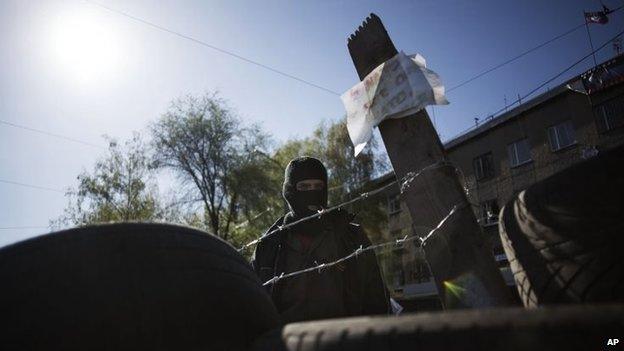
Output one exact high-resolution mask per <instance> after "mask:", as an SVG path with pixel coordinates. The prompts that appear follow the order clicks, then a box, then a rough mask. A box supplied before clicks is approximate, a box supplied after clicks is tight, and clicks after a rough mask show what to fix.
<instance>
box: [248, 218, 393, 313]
mask: <svg viewBox="0 0 624 351" xmlns="http://www.w3.org/2000/svg"><path fill="white" fill-rule="evenodd" d="M351 217H352V216H351V215H349V214H348V213H346V212H345V211H342V210H338V211H334V212H331V213H328V214H326V215H324V216H322V217H321V219H320V220H318V221H319V225H320V227H321V228H322V230H319V232H320V233H319V234H317V235H316V238H315V239H314V241H313V243H312V244H311V246H310V247H309V248H307V249H301V248H299V247H298V246H297V241H296V240H294V241H293V238H296V236H294V234H295V233H297V230H298V229H297V228H298V227H297V226H295V227H294V228H292V229H286V230H282V231H279V232H277V233H275V234H273V235H270V236H268V237H267V238H266V239H264V240H262V241H261V242H260V243H259V244H258V246H257V247H256V250H255V252H254V257H253V260H252V265H253V268H254V271H255V272H256V274H257V275H258V276H259V277H260V280H261V281H262V282H263V283H264V282H266V281H269V280H270V279H271V278H273V277H275V276H279V275H280V274H281V273H289V272H293V271H297V270H301V269H304V268H308V267H314V266H315V265H317V264H322V263H329V262H331V261H334V260H336V259H338V258H341V257H344V256H346V255H348V254H350V253H352V252H354V251H355V250H357V249H358V248H359V247H361V246H362V247H367V246H369V245H370V244H371V242H370V240H369V239H368V237H367V236H366V234H365V233H364V231H363V230H362V228H361V227H360V226H359V225H357V224H354V223H350V219H351ZM283 224H284V217H282V218H280V219H279V220H277V221H276V222H275V224H273V226H272V227H271V228H269V230H268V231H267V233H269V232H272V231H274V230H275V229H277V228H278V226H279V225H283ZM265 235H266V234H265ZM266 288H267V290H268V292H269V294H270V295H271V298H272V299H273V302H274V303H275V305H276V307H277V309H278V311H279V312H280V314H281V315H282V319H283V320H282V321H283V322H284V323H289V322H294V321H302V320H311V319H323V318H339V317H347V316H358V315H372V314H387V313H388V309H389V297H388V296H387V294H386V289H385V286H384V283H383V281H382V278H381V273H380V270H379V265H378V264H377V258H376V256H375V254H374V252H372V251H367V252H365V253H362V254H360V255H358V256H356V257H354V258H352V259H350V260H347V261H345V262H344V263H342V264H340V265H336V266H334V267H331V268H326V269H324V270H322V271H320V272H308V273H304V274H302V275H300V276H295V277H291V278H287V279H283V280H280V281H278V282H277V283H275V284H269V285H267V286H266Z"/></svg>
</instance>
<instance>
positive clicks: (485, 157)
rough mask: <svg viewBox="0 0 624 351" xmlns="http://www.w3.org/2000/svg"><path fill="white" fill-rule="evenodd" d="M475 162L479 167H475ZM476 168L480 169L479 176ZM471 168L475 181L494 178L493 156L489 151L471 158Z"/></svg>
mask: <svg viewBox="0 0 624 351" xmlns="http://www.w3.org/2000/svg"><path fill="white" fill-rule="evenodd" d="M477 164H478V165H479V168H477ZM487 165H489V168H488V167H487ZM478 169H480V171H481V175H480V176H479V172H478V171H477V170H478ZM472 170H473V172H474V175H475V180H477V181H486V180H490V179H492V178H494V176H495V175H496V172H495V170H494V157H493V155H492V152H491V151H489V152H486V153H484V154H481V155H479V156H477V157H475V158H473V159H472Z"/></svg>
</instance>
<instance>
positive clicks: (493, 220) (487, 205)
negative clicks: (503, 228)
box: [479, 199, 500, 227]
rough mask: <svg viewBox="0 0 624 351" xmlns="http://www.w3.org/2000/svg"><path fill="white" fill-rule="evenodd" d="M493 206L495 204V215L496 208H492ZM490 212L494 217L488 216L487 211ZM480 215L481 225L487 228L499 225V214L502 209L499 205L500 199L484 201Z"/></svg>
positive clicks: (480, 206)
mask: <svg viewBox="0 0 624 351" xmlns="http://www.w3.org/2000/svg"><path fill="white" fill-rule="evenodd" d="M492 204H494V206H495V208H496V210H497V211H496V213H494V206H492ZM488 209H489V210H490V211H489V212H491V213H492V216H491V217H489V216H488V215H487V212H488V211H487V210H488ZM479 212H480V213H479V214H480V221H479V222H481V225H482V226H484V227H486V226H491V225H495V224H498V212H500V207H499V205H498V199H491V200H485V201H482V202H481V203H480V204H479Z"/></svg>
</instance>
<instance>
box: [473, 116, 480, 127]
mask: <svg viewBox="0 0 624 351" xmlns="http://www.w3.org/2000/svg"><path fill="white" fill-rule="evenodd" d="M474 120H475V127H478V126H479V117H475V118H474Z"/></svg>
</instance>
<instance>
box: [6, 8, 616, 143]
mask: <svg viewBox="0 0 624 351" xmlns="http://www.w3.org/2000/svg"><path fill="white" fill-rule="evenodd" d="M84 1H85V2H87V3H89V4H91V5H94V6H98V7H100V8H102V9H105V10H107V11H110V12H113V13H116V14H118V15H121V16H124V17H127V18H130V19H132V20H134V21H137V22H140V23H143V24H145V25H148V26H150V27H153V28H156V29H158V30H161V31H164V32H167V33H170V34H172V35H175V36H178V37H180V38H183V39H186V40H190V41H192V42H195V43H197V44H200V45H203V46H206V47H208V48H210V49H213V50H216V51H218V52H221V53H223V54H226V55H229V56H232V57H234V58H237V59H239V60H242V61H244V62H247V63H251V64H253V65H256V66H259V67H261V68H264V69H266V70H269V71H271V72H274V73H277V74H279V75H282V76H284V77H287V78H290V79H293V80H296V81H298V82H300V83H304V84H307V85H309V86H312V87H314V88H317V89H320V90H323V91H325V92H328V93H330V94H333V95H340V93H338V92H336V91H333V90H331V89H328V88H325V87H323V86H321V85H318V84H315V83H312V82H309V81H307V80H305V79H302V78H299V77H296V76H294V75H291V74H288V73H286V72H283V71H281V70H279V69H276V68H273V67H270V66H268V65H265V64H263V63H260V62H257V61H254V60H251V59H248V58H246V57H243V56H241V55H238V54H235V53H233V52H230V51H228V50H225V49H221V48H219V47H216V46H214V45H211V44H209V43H206V42H204V41H201V40H199V39H196V38H193V37H191V36H188V35H185V34H182V33H179V32H176V31H174V30H171V29H168V28H166V27H164V26H161V25H158V24H156V23H153V22H150V21H147V20H145V19H142V18H139V17H136V16H134V15H131V14H129V13H126V12H123V11H120V10H117V9H114V8H111V7H108V6H106V5H103V4H100V3H98V2H95V1H91V0H84ZM619 10H620V8H618V9H616V10H614V11H613V12H612V13H614V12H616V11H619ZM583 25H584V24H581V25H579V26H576V27H574V28H572V29H570V30H568V31H566V32H564V33H562V34H560V35H558V36H555V37H554V38H551V39H549V40H547V41H545V42H543V43H541V44H539V45H537V46H535V47H533V48H531V49H529V50H527V51H525V52H523V53H521V54H519V55H517V56H515V57H513V58H511V59H509V60H507V61H504V62H502V63H500V64H498V65H496V66H494V67H492V68H489V69H487V70H485V71H483V72H481V73H479V74H477V75H475V76H474V77H472V78H469V79H467V80H465V81H463V82H462V83H460V84H458V85H456V86H453V87H451V88H449V89H448V90H447V92H450V91H452V90H455V89H458V88H460V87H462V86H464V85H466V84H468V83H470V82H472V81H474V80H476V79H478V78H480V77H482V76H484V75H486V74H488V73H490V72H492V71H494V70H497V69H499V68H501V67H503V66H505V65H508V64H510V63H512V62H514V61H516V60H517V59H519V58H521V57H523V56H525V55H528V54H529V53H531V52H534V51H536V50H538V49H540V48H542V47H544V46H546V45H548V44H550V43H552V42H554V41H556V40H558V39H561V38H563V37H565V36H567V35H568V34H570V33H572V32H574V31H575V30H577V29H578V28H580V27H582V26H583ZM0 124H4V125H8V126H11V127H15V128H20V129H24V130H28V131H31V132H36V133H40V134H44V135H48V136H51V137H55V138H59V139H63V140H67V141H71V142H75V143H79V144H83V145H87V146H92V147H96V148H99V149H105V148H104V147H102V146H100V145H96V144H93V143H90V142H87V141H83V140H79V139H76V138H72V137H68V136H65V135H61V134H56V133H51V132H47V131H44V130H41V129H35V128H31V127H27V126H24V125H19V124H16V123H12V122H9V121H4V120H0Z"/></svg>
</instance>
